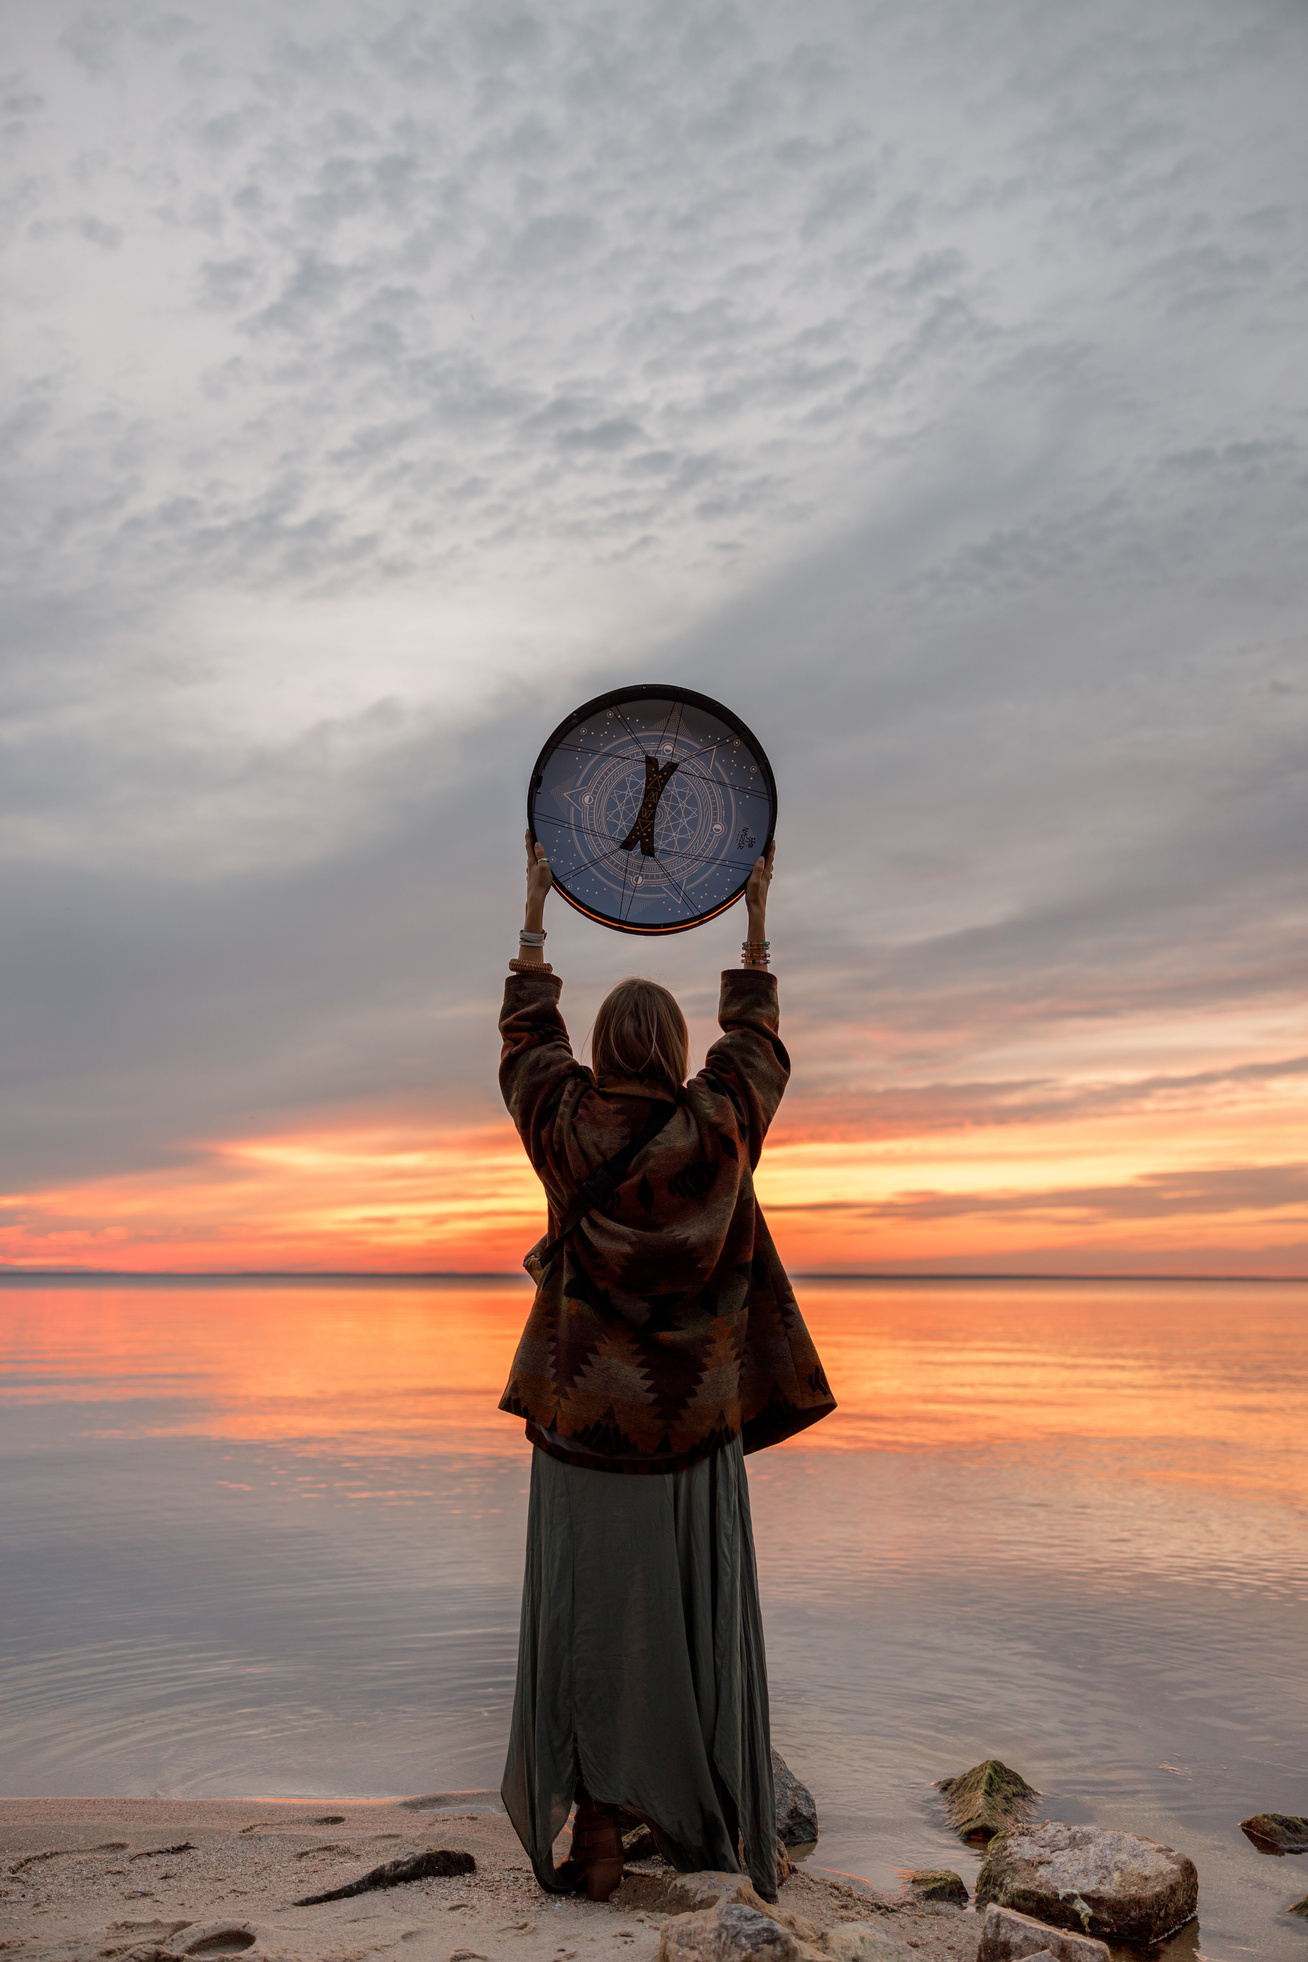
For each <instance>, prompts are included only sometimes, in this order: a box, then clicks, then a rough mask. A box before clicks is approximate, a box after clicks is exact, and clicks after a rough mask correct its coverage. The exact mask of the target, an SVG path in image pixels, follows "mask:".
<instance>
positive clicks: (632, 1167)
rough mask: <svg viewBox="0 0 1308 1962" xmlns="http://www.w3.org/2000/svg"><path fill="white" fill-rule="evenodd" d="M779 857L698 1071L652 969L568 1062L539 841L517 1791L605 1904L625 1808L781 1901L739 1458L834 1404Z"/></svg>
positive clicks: (516, 1051)
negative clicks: (788, 1167) (782, 933)
mask: <svg viewBox="0 0 1308 1962" xmlns="http://www.w3.org/2000/svg"><path fill="white" fill-rule="evenodd" d="M774 851H775V845H774V846H772V847H770V848H769V851H768V854H767V858H766V860H765V859H762V858H760V859H758V860H756V861H755V864H754V869H753V872H752V874H751V876H750V880H749V885H748V888H747V894H746V898H747V904H748V918H749V937H748V940H747V942H746V944H745V947H744V951H743V960H742V966H741V967H740V968H739V969H737V970H730V971H728V972H727V973H725V974H724V975H723V976H722V993H721V1002H720V1007H719V1020H720V1021H721V1024H722V1029H723V1034H722V1035H721V1036H720V1037H719V1038H718V1040H717V1041H716V1042H715V1043H714V1044H713V1046H712V1048H711V1049H710V1050H709V1052H708V1057H707V1060H706V1062H705V1065H704V1068H703V1069H702V1070H701V1071H700V1073H699V1074H698V1076H695V1077H693V1078H691V1080H690V1082H687V1081H686V1071H687V1061H688V1058H687V1048H688V1043H687V1033H686V1024H685V1019H684V1017H683V1016H682V1013H681V1010H680V1008H679V1007H678V1006H677V1003H676V1001H675V1000H674V998H673V997H672V995H670V994H669V993H668V991H667V989H666V988H662V987H660V986H659V985H658V983H657V982H653V981H623V982H621V983H619V985H618V986H617V987H616V988H615V989H613V991H612V993H611V994H610V995H609V996H608V997H607V999H606V1000H605V1001H604V1003H603V1004H602V1006H601V1008H600V1011H599V1014H598V1015H597V1017H596V1020H595V1029H594V1034H593V1038H592V1045H591V1048H592V1062H593V1070H587V1069H585V1068H583V1067H582V1065H581V1064H580V1063H578V1062H577V1060H576V1059H575V1057H574V1056H573V1053H572V1049H571V1046H570V1044H569V1041H568V1033H567V1030H566V1028H565V1027H564V1024H563V1018H562V1016H561V1015H560V1014H559V1006H558V1004H559V995H560V991H561V988H562V983H561V981H560V980H559V978H558V977H557V976H556V975H555V974H554V973H553V970H552V969H551V967H550V966H549V965H548V963H547V962H546V961H545V958H544V940H545V934H544V909H545V897H546V894H547V893H548V891H549V889H550V883H551V879H550V869H549V864H548V862H547V860H546V857H545V851H544V847H543V846H541V845H539V844H537V845H534V846H533V844H532V841H531V839H530V837H528V840H527V910H526V920H525V924H524V927H523V931H522V937H521V941H520V946H519V952H518V957H517V958H516V959H515V960H513V961H511V962H510V963H509V965H510V968H511V969H512V972H511V973H510V976H509V979H508V982H507V984H506V986H505V991H504V1006H503V1009H502V1011H501V1014H500V1031H501V1034H502V1036H503V1044H504V1046H503V1054H502V1060H501V1063H500V1086H501V1088H502V1090H503V1093H504V1100H505V1102H506V1103H507V1105H508V1107H509V1110H510V1112H511V1113H512V1116H513V1119H514V1122H515V1123H516V1125H517V1127H518V1131H519V1133H520V1135H521V1137H522V1141H523V1144H524V1145H525V1147H526V1149H527V1153H528V1156H529V1157H530V1159H531V1162H532V1164H533V1165H534V1166H535V1168H536V1171H537V1172H538V1173H539V1175H540V1178H541V1182H542V1184H543V1185H544V1187H545V1192H546V1197H547V1200H548V1202H549V1233H548V1235H547V1240H546V1241H543V1242H541V1243H539V1244H538V1246H537V1247H536V1248H534V1249H533V1250H532V1253H531V1254H529V1255H528V1257H527V1262H526V1265H527V1266H528V1269H529V1271H530V1272H531V1273H532V1275H533V1278H534V1279H536V1281H537V1284H538V1285H537V1291H536V1299H535V1301H534V1303H533V1304H532V1309H531V1313H530V1314H529V1316H528V1318H527V1325H526V1328H525V1330H524V1332H523V1336H522V1340H521V1342H520V1344H519V1346H518V1351H517V1354H516V1356H515V1358H514V1362H513V1370H512V1374H511V1376H510V1378H509V1385H508V1388H507V1389H506V1391H505V1393H504V1396H503V1399H502V1400H501V1404H500V1408H501V1409H502V1410H507V1411H510V1412H511V1413H512V1414H513V1415H515V1416H518V1417H523V1418H525V1419H526V1425H527V1436H528V1437H529V1438H530V1439H531V1441H532V1444H533V1445H534V1447H535V1449H534V1450H533V1452H532V1469H531V1496H530V1501H529V1506H528V1515H527V1562H526V1577H525V1581H524V1585H523V1599H522V1627H521V1635H520V1644H519V1650H518V1680H517V1690H516V1694H515V1698H514V1706H513V1723H512V1732H511V1737H510V1742H509V1755H508V1763H507V1765H506V1767H505V1773H504V1784H503V1796H504V1803H505V1805H506V1807H507V1809H508V1813H509V1817H510V1819H511V1820H512V1821H513V1824H514V1827H515V1828H516V1830H517V1833H518V1836H519V1838H520V1839H521V1841H522V1843H523V1846H524V1847H525V1848H526V1850H527V1852H528V1854H529V1855H530V1858H531V1862H532V1865H533V1867H534V1868H535V1871H536V1876H537V1878H538V1879H539V1881H540V1883H541V1885H542V1886H543V1887H546V1888H549V1889H550V1890H551V1891H555V1892H563V1891H569V1890H571V1889H573V1888H576V1887H579V1886H581V1885H583V1884H584V1885H585V1886H586V1888H587V1891H588V1892H589V1894H590V1896H591V1898H592V1899H593V1900H606V1899H607V1898H608V1896H609V1894H610V1893H611V1892H612V1891H613V1889H614V1888H615V1887H616V1886H617V1884H618V1882H619V1881H620V1880H621V1877H622V1840H621V1833H620V1828H619V1813H620V1811H621V1810H622V1809H623V1808H625V1809H626V1810H627V1811H629V1812H633V1813H636V1814H638V1815H639V1816H640V1817H641V1818H642V1819H644V1820H645V1821H646V1822H647V1824H648V1825H649V1827H650V1829H651V1831H652V1832H653V1834H654V1838H655V1841H656V1843H657V1845H658V1847H659V1850H660V1851H661V1852H662V1853H663V1854H664V1855H665V1857H666V1858H667V1859H668V1860H670V1861H671V1862H672V1864H673V1865H674V1866H675V1867H677V1868H679V1869H680V1870H681V1871H683V1872H689V1871H694V1870H696V1869H698V1868H714V1869H718V1870H725V1871H727V1872H738V1871H740V1870H742V1868H743V1870H744V1871H746V1872H748V1874H749V1875H750V1878H751V1879H752V1880H753V1882H754V1884H755V1886H756V1887H757V1888H758V1890H759V1892H760V1893H761V1894H763V1895H764V1896H765V1897H766V1898H767V1899H769V1900H770V1899H773V1898H775V1895H776V1889H777V1880H776V1823H775V1810H774V1801H773V1790H772V1764H771V1752H770V1735H769V1728H768V1693H767V1670H766V1664H765V1660H764V1652H763V1628H762V1621H761V1617H760V1613H759V1601H758V1581H757V1576H756V1573H755V1566H754V1542H753V1535H752V1532H751V1527H750V1513H749V1488H748V1485H747V1482H746V1477H745V1467H744V1454H745V1453H746V1452H749V1451H757V1450H760V1449H762V1448H763V1447H764V1446H766V1445H769V1444H776V1443H779V1442H780V1441H781V1439H783V1438H787V1437H791V1436H793V1435H794V1433H795V1432H796V1431H800V1430H802V1429H804V1427H805V1426H806V1425H808V1424H812V1423H815V1422H816V1421H817V1420H818V1419H819V1418H821V1417H825V1416H826V1415H827V1413H828V1412H829V1411H831V1410H833V1409H834V1408H835V1402H834V1399H833V1397H832V1395H831V1392H830V1390H829V1389H828V1387H827V1381H826V1377H825V1376H824V1374H823V1371H822V1365H821V1363H820V1362H819V1360H818V1357H817V1352H816V1350H815V1349H814V1347H813V1343H812V1340H811V1338H810V1336H809V1333H808V1330H807V1329H806V1328H805V1326H804V1322H803V1318H802V1316H801V1315H800V1312H799V1309H798V1307H797V1306H796V1303H795V1298H794V1295H793V1293H792V1291H791V1288H790V1284H789V1282H788V1281H787V1279H786V1276H785V1272H784V1269H783V1268H782V1266H781V1262H780V1260H779V1259H778V1257H777V1253H776V1249H775V1247H774V1246H773V1244H772V1238H771V1235H770V1234H769V1232H768V1229H767V1226H766V1224H765V1223H764V1220H763V1215H762V1213H761V1212H760V1210H759V1208H758V1206H757V1204H756V1202H755V1199H754V1186H753V1169H754V1166H755V1165H756V1164H757V1163H758V1158H759V1153H760V1151H761V1150H762V1146H763V1140H764V1137H765V1136H766V1134H767V1129H768V1125H769V1123H770V1122H771V1120H772V1117H773V1115H774V1113H775V1111H776V1109H777V1106H778V1104H779V1103H780V1101H781V1096H782V1092H783V1091H784V1090H785V1087H786V1081H787V1078H788V1076H789V1074H790V1061H789V1058H788V1057H787V1055H786V1051H785V1049H784V1048H783V1046H782V1044H781V1041H780V1039H779V1037H778V1035H777V986H776V981H775V980H774V978H773V977H772V975H771V974H770V972H769V970H768V943H767V940H766V937H765V936H766V914H767V893H768V886H769V884H770V882H771V878H772V859H773V853H774ZM574 1800H575V1801H576V1805H577V1815H576V1819H575V1821H574V1826H573V1837H572V1855H571V1858H570V1859H568V1860H567V1861H565V1862H564V1864H563V1865H562V1866H558V1867H556V1866H555V1864H554V1858H553V1852H552V1848H553V1845H554V1841H555V1840H556V1838H557V1837H558V1835H559V1833H560V1831H561V1830H562V1828H563V1825H564V1823H565V1822H566V1820H567V1817H568V1813H569V1811H570V1810H571V1808H572V1805H573V1802H574Z"/></svg>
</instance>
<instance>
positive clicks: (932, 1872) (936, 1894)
mask: <svg viewBox="0 0 1308 1962" xmlns="http://www.w3.org/2000/svg"><path fill="white" fill-rule="evenodd" d="M907 1879H908V1888H909V1891H910V1893H911V1894H912V1895H913V1896H914V1898H915V1899H916V1900H919V1901H944V1902H947V1903H948V1904H949V1906H951V1907H966V1906H967V1898H968V1897H967V1887H966V1884H965V1883H964V1880H963V1876H962V1875H961V1874H957V1873H954V1872H953V1871H952V1869H951V1868H949V1867H920V1868H918V1869H916V1870H915V1871H914V1872H913V1873H910V1874H909V1875H908V1876H907Z"/></svg>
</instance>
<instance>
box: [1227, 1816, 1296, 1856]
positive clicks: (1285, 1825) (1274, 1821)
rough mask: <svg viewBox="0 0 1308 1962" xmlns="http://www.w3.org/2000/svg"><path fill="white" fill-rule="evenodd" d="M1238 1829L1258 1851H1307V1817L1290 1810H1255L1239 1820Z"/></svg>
mask: <svg viewBox="0 0 1308 1962" xmlns="http://www.w3.org/2000/svg"><path fill="white" fill-rule="evenodd" d="M1240 1831H1241V1832H1242V1833H1244V1834H1245V1835H1246V1837H1247V1838H1249V1839H1251V1840H1252V1841H1253V1843H1254V1845H1255V1846H1256V1847H1257V1848H1258V1850H1259V1852H1260V1853H1262V1852H1272V1853H1308V1819H1301V1818H1299V1817H1298V1816H1297V1815H1296V1814H1295V1813H1292V1812H1255V1813H1254V1815H1253V1817H1252V1818H1250V1819H1242V1820H1241V1821H1240Z"/></svg>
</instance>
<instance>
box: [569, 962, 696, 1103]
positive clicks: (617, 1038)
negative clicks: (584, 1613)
mask: <svg viewBox="0 0 1308 1962" xmlns="http://www.w3.org/2000/svg"><path fill="white" fill-rule="evenodd" d="M689 1056H690V1035H689V1032H688V1030H687V1028H686V1018H685V1016H684V1015H683V1014H682V1012H681V1009H680V1007H679V1006H678V1003H677V998H676V996H675V995H672V994H669V992H668V990H667V989H666V988H664V987H662V986H661V985H660V984H659V982H657V981H643V980H641V979H640V978H639V977H638V976H635V975H633V976H632V977H631V978H630V979H629V980H626V981H619V983H618V985H617V987H616V988H612V989H610V991H609V993H608V994H607V995H606V996H605V997H604V1000H603V1001H602V1002H601V1003H600V1010H599V1014H598V1015H597V1016H596V1017H595V1026H594V1028H593V1029H592V1030H591V1036H590V1060H591V1068H592V1069H593V1070H594V1072H595V1081H596V1082H597V1083H603V1082H604V1080H605V1078H606V1077H610V1076H616V1077H625V1078H627V1079H628V1080H629V1081H635V1082H638V1083H643V1082H649V1081H650V1080H651V1079H656V1080H658V1081H660V1082H663V1083H667V1084H669V1085H670V1086H671V1087H672V1088H673V1089H674V1090H676V1089H679V1088H680V1086H681V1085H682V1084H683V1083H684V1082H685V1081H686V1068H687V1063H688V1060H689Z"/></svg>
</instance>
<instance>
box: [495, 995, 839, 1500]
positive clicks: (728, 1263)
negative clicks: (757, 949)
mask: <svg viewBox="0 0 1308 1962" xmlns="http://www.w3.org/2000/svg"><path fill="white" fill-rule="evenodd" d="M561 987H562V983H561V981H560V980H559V978H558V976H557V975H532V974H525V973H518V974H511V975H510V977H509V979H508V982H507V984H506V986H505V990H504V1007H503V1009H502V1011H501V1014H500V1032H501V1034H502V1036H503V1038H504V1049H503V1055H502V1059H501V1062H500V1087H501V1089H502V1090H503V1092H504V1101H505V1103H506V1104H507V1105H508V1107H509V1110H510V1112H511V1113H512V1116H513V1120H514V1123H515V1124H516V1125H517V1127H518V1131H519V1133H520V1135H521V1137H522V1141H523V1144H524V1145H525V1146H526V1148H527V1154H528V1156H529V1157H530V1159H531V1162H532V1164H533V1165H534V1166H535V1168H536V1171H537V1172H538V1173H539V1175H540V1179H541V1183H542V1184H543V1185H544V1187H545V1196H546V1199H547V1200H548V1203H549V1233H548V1237H549V1238H551V1239H552V1238H553V1237H554V1235H555V1234H556V1233H557V1232H558V1229H559V1224H560V1221H561V1219H562V1217H563V1215H564V1214H565V1212H566V1211H567V1208H568V1205H569V1203H570V1202H571V1201H572V1200H573V1199H574V1198H575V1196H576V1194H577V1191H578V1188H579V1187H580V1185H581V1184H582V1182H583V1180H585V1179H586V1178H588V1177H589V1176H590V1174H591V1173H592V1172H594V1171H596V1170H597V1168H598V1167H599V1166H600V1165H602V1164H603V1163H604V1162H605V1160H607V1159H609V1158H611V1157H612V1156H613V1155H614V1153H616V1152H618V1151H621V1149H622V1148H623V1146H624V1145H626V1144H627V1143H628V1142H629V1141H630V1140H631V1139H632V1138H633V1137H635V1136H636V1135H638V1133H639V1132H640V1131H641V1130H642V1129H643V1128H644V1126H645V1123H646V1120H647V1118H648V1117H649V1113H650V1103H649V1096H650V1094H651V1093H649V1092H645V1093H643V1094H628V1090H627V1089H625V1088H624V1090H623V1091H621V1092H614V1091H608V1090H598V1089H597V1088H596V1086H595V1079H594V1077H593V1076H592V1075H591V1073H590V1071H589V1070H587V1069H584V1068H583V1067H582V1066H581V1064H580V1063H578V1062H577V1061H576V1059H575V1057H574V1056H573V1053H572V1048H571V1045H570V1043H569V1041H568V1032H567V1029H566V1028H565V1027H564V1024H563V1017H562V1016H561V1015H560V1014H559V1008H558V1002H559V993H560V989H561ZM718 1016H719V1020H720V1022H721V1024H722V1028H723V1034H722V1035H721V1036H720V1037H719V1038H718V1040H717V1041H716V1042H715V1043H714V1044H713V1047H712V1048H711V1049H710V1050H709V1052H708V1057H707V1059H706V1061H705V1064H704V1068H703V1069H702V1070H701V1071H700V1073H699V1075H698V1076H695V1077H692V1078H691V1080H690V1082H689V1083H688V1084H687V1085H686V1087H685V1089H684V1090H681V1091H679V1092H678V1094H677V1105H678V1108H677V1109H676V1110H675V1111H674V1113H673V1115H672V1117H671V1118H670V1119H669V1121H668V1122H667V1124H666V1125H665V1126H664V1128H663V1130H662V1131H660V1133H659V1134H658V1136H657V1137H656V1138H654V1139H653V1140H652V1142H650V1143H649V1144H647V1145H645V1146H644V1147H643V1149H642V1150H641V1151H640V1152H639V1153H638V1154H637V1156H636V1158H635V1159H634V1161H633V1162H632V1165H631V1168H630V1171H629V1173H628V1175H627V1177H626V1179H625V1180H624V1181H623V1183H622V1184H621V1185H619V1186H618V1188H617V1190H616V1191H615V1193H614V1194H613V1198H612V1200H611V1201H610V1202H609V1204H608V1206H607V1207H605V1208H604V1209H603V1210H602V1211H594V1212H591V1213H588V1214H587V1215H586V1217H585V1218H584V1220H583V1221H582V1223H581V1225H580V1226H578V1227H577V1228H576V1229H575V1230H574V1231H573V1232H572V1233H571V1234H570V1235H569V1236H568V1239H567V1240H566V1242H565V1243H564V1246H563V1248H562V1249H561V1250H560V1252H559V1253H558V1255H557V1256H556V1258H555V1259H554V1260H553V1261H552V1262H551V1263H550V1265H549V1267H548V1268H547V1269H546V1272H545V1278H544V1280H543V1282H542V1283H541V1285H540V1286H539V1287H538V1289H537V1292H536V1299H535V1301H534V1302H533V1304H532V1308H531V1313H530V1314H529V1315H528V1317H527V1326H526V1328H525V1329H524V1330H523V1335H522V1340H521V1342H520V1343H519V1345H518V1352H517V1354H516V1356H515V1357H514V1359H513V1371H512V1374H511V1375H510V1377H509V1384H508V1388H507V1389H506V1390H505V1392H504V1396H503V1398H502V1399H501V1401H500V1408H501V1410H507V1411H509V1412H511V1413H512V1414H513V1415H514V1416H516V1417H525V1418H526V1420H527V1435H528V1437H529V1438H530V1439H531V1440H532V1442H533V1443H534V1444H538V1445H540V1446H541V1447H542V1448H543V1449H544V1450H546V1451H549V1452H551V1453H552V1454H553V1455H554V1456H555V1457H557V1458H562V1459H564V1460H565V1461H566V1462H567V1463H569V1464H574V1465H585V1466H590V1467H593V1468H595V1469H598V1470H603V1471H615V1472H672V1471H681V1470H683V1469H684V1468H685V1467H686V1466H687V1465H693V1464H695V1463H696V1462H697V1461H698V1460H699V1459H701V1458H705V1457H707V1456H708V1455H709V1453H710V1452H712V1451H716V1450H718V1449H719V1447H720V1446H722V1445H724V1444H729V1443H730V1442H731V1441H732V1439H733V1438H735V1437H736V1436H737V1435H740V1436H742V1438H743V1443H744V1449H745V1450H746V1451H759V1450H762V1448H763V1447H764V1446H765V1445H768V1444H777V1443H779V1442H780V1441H781V1439H782V1438H787V1437H791V1436H793V1435H794V1433H795V1432H796V1431H801V1430H803V1429H804V1428H805V1426H806V1425H808V1424H814V1423H816V1422H817V1421H818V1419H819V1418H820V1417H825V1416H826V1415H827V1413H828V1412H829V1411H831V1410H834V1409H835V1399H834V1397H833V1396H832V1394H831V1391H830V1389H829V1388H828V1387H827V1379H826V1377H825V1375H824V1374H823V1371H822V1364H821V1363H820V1362H819V1360H818V1355H817V1351H816V1349H815V1348H814V1347H813V1341H812V1338H811V1336H810V1335H809V1332H808V1330H807V1328H805V1326H804V1319H803V1317H802V1315H801V1314H800V1312H799V1309H798V1307H797V1305H796V1302H795V1297H794V1294H793V1292H792V1291H791V1287H790V1283H789V1281H788V1280H787V1279H786V1275H785V1270H784V1268H783V1267H782V1265H781V1262H780V1260H779V1259H778V1257H777V1251H776V1248H775V1247H774V1246H773V1244H772V1236H771V1234H770V1233H769V1232H768V1229H767V1225H766V1223H765V1222H764V1219H763V1214H762V1212H761V1211H760V1209H759V1206H758V1203H757V1201H756V1200H755V1198H754V1177H753V1173H754V1167H755V1165H756V1164H757V1163H758V1158H759V1153H760V1151H761V1150H762V1146H763V1139H764V1137H765V1136H766V1135H767V1128H768V1125H769V1123H770V1122H771V1120H772V1117H773V1114H774V1112H775V1111H776V1108H777V1105H778V1104H779V1103H780V1102H781V1096H782V1092H783V1091H784V1090H785V1087H786V1081H787V1078H788V1077H789V1075H790V1059H789V1057H788V1056H787V1055H786V1051H785V1049H784V1047H783V1046H782V1043H781V1040H780V1038H779V1036H778V1035H777V984H776V981H775V979H774V978H773V977H772V976H771V975H770V974H765V973H748V972H746V971H745V970H744V969H735V970H732V971H729V972H727V973H726V974H724V975H723V977H722V996H721V1002H720V1006H719V1010H718ZM629 1088H630V1090H631V1091H633V1092H634V1090H635V1086H630V1087H629Z"/></svg>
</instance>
